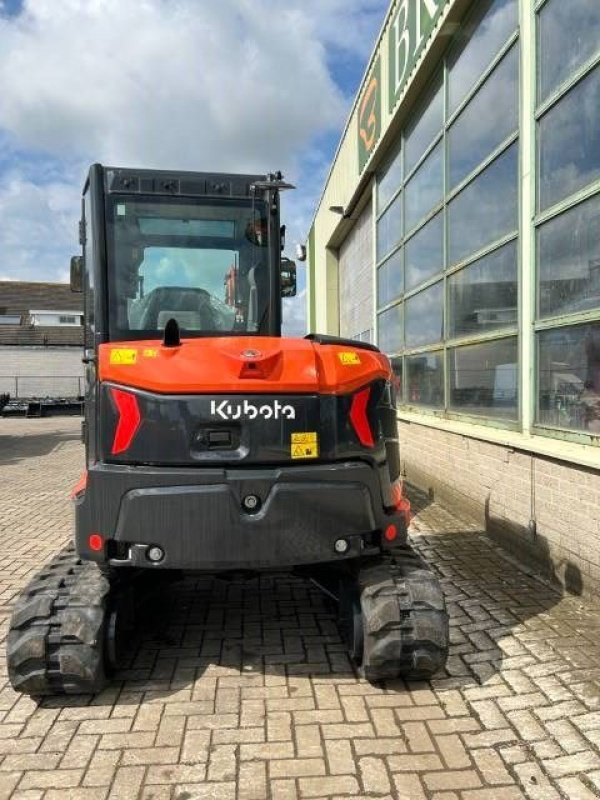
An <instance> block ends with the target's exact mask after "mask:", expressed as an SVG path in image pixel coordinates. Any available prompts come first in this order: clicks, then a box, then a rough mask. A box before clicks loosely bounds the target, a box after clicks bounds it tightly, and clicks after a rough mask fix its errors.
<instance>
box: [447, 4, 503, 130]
mask: <svg viewBox="0 0 600 800" xmlns="http://www.w3.org/2000/svg"><path fill="white" fill-rule="evenodd" d="M475 7H476V12H475V14H474V15H473V16H472V17H471V18H470V19H469V21H468V22H467V24H466V25H465V26H463V28H462V29H461V30H460V32H459V34H458V36H459V41H460V42H461V43H460V45H459V47H458V49H457V50H455V51H454V53H453V54H452V56H451V57H450V61H449V65H448V66H449V73H448V114H449V115H451V114H453V113H454V111H456V109H457V108H458V106H459V105H460V103H461V101H462V99H463V97H465V95H466V94H467V93H468V92H469V91H470V90H471V89H472V88H473V86H474V85H475V83H476V82H477V80H478V79H479V76H480V75H481V73H482V72H483V71H484V70H485V69H486V67H487V66H489V64H490V63H491V61H492V60H493V58H494V56H495V55H496V54H497V53H498V51H499V50H500V48H501V47H502V45H503V44H504V43H505V42H506V41H507V39H508V38H509V37H510V35H511V34H512V33H513V31H514V30H515V29H516V27H517V23H518V4H517V0H479V2H478V3H477V4H476V6H475ZM465 40H466V41H465Z"/></svg>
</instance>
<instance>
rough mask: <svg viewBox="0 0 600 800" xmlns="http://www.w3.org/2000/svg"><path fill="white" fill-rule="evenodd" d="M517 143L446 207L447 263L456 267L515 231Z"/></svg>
mask: <svg viewBox="0 0 600 800" xmlns="http://www.w3.org/2000/svg"><path fill="white" fill-rule="evenodd" d="M517 161H518V150H517V144H516V143H515V144H512V145H511V146H510V147H509V148H508V150H506V151H505V152H504V153H503V154H502V155H501V156H499V157H498V158H497V159H496V160H495V161H493V162H492V163H491V164H490V165H489V167H487V168H486V169H485V170H484V171H483V172H482V173H480V174H479V175H478V176H477V177H476V178H475V179H474V180H473V181H472V182H471V183H469V184H468V185H467V186H466V188H464V189H463V190H462V191H461V192H460V193H459V194H458V195H457V196H456V197H455V198H454V200H452V202H451V203H450V205H449V207H448V227H449V256H450V258H449V262H450V264H456V263H457V262H459V261H462V260H463V259H464V258H466V257H467V256H469V255H471V253H474V252H475V251H477V250H479V249H481V248H482V247H485V245H487V244H490V243H491V242H494V241H496V240H497V239H500V238H501V237H502V236H505V235H506V234H509V233H511V232H512V231H514V230H516V228H517V221H518V196H517V188H518V187H517Z"/></svg>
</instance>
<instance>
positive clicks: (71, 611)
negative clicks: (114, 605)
mask: <svg viewBox="0 0 600 800" xmlns="http://www.w3.org/2000/svg"><path fill="white" fill-rule="evenodd" d="M109 591H110V583H109V581H108V579H107V578H106V577H105V576H103V575H102V573H101V572H100V570H99V569H98V567H97V566H96V565H95V564H93V563H91V562H85V561H81V559H79V558H78V557H77V555H76V553H75V551H74V549H73V548H72V547H69V548H66V549H65V550H63V551H61V552H60V553H59V554H58V555H57V556H55V557H54V558H53V559H52V561H50V562H49V563H48V564H47V565H46V566H45V567H44V569H43V570H41V572H39V573H38V574H37V575H36V576H35V577H34V578H33V580H32V581H31V582H30V583H29V585H28V586H27V587H26V588H25V589H24V590H23V592H22V593H21V594H20V595H19V597H18V599H17V602H16V604H15V607H14V610H13V613H12V617H11V621H10V628H9V632H8V640H7V647H6V653H7V664H8V676H9V679H10V682H11V684H12V686H13V688H14V689H16V690H17V691H19V692H24V693H25V694H30V695H34V696H40V695H53V694H88V693H95V692H98V691H100V690H101V689H102V688H103V686H104V685H105V682H106V669H105V663H104V649H105V642H104V639H105V635H104V627H105V624H106V608H107V602H108V595H109Z"/></svg>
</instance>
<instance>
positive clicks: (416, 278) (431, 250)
mask: <svg viewBox="0 0 600 800" xmlns="http://www.w3.org/2000/svg"><path fill="white" fill-rule="evenodd" d="M405 249H406V290H407V291H408V290H409V289H413V288H414V287H415V286H418V285H419V284H420V283H422V282H423V281H425V280H427V278H431V277H432V276H433V275H435V274H436V273H437V272H441V271H442V265H443V262H444V220H443V218H442V215H441V214H438V215H437V216H435V217H434V218H433V219H432V220H431V221H430V222H428V223H427V225H424V226H423V227H422V228H421V229H420V230H419V231H418V233H416V234H415V235H414V236H413V237H412V238H411V239H409V240H408V242H407V243H406V248H405Z"/></svg>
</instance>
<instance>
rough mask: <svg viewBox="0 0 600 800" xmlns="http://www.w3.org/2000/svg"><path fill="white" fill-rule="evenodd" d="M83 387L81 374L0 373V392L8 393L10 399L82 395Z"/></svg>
mask: <svg viewBox="0 0 600 800" xmlns="http://www.w3.org/2000/svg"><path fill="white" fill-rule="evenodd" d="M83 389H84V378H83V376H81V375H0V394H5V393H7V394H9V395H10V397H11V400H30V399H32V398H45V397H69V398H73V397H82V396H83Z"/></svg>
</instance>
